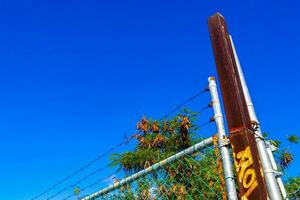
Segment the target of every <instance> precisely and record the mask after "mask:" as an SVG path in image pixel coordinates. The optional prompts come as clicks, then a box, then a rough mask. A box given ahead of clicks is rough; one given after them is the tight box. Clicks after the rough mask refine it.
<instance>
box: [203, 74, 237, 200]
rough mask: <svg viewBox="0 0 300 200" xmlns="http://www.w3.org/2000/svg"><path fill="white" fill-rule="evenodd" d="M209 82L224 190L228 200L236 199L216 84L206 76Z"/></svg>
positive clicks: (211, 78)
mask: <svg viewBox="0 0 300 200" xmlns="http://www.w3.org/2000/svg"><path fill="white" fill-rule="evenodd" d="M208 82H209V91H210V96H211V99H212V105H213V110H214V118H215V122H216V126H217V131H218V143H219V149H220V153H221V158H222V164H223V169H224V176H225V183H226V190H227V197H228V199H229V200H237V199H238V197H237V192H236V187H235V182H234V176H233V172H232V164H231V159H230V154H229V150H228V147H227V145H228V141H227V138H226V134H225V128H224V120H223V115H222V110H221V105H220V100H219V95H218V90H217V84H216V80H215V78H214V77H209V78H208Z"/></svg>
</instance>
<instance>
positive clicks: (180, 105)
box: [163, 87, 209, 118]
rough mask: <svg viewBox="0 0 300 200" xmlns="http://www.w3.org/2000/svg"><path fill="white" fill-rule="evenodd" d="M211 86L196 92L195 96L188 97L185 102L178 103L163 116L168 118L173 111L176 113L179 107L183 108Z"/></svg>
mask: <svg viewBox="0 0 300 200" xmlns="http://www.w3.org/2000/svg"><path fill="white" fill-rule="evenodd" d="M208 91H209V88H208V87H206V88H204V89H203V90H202V91H200V92H199V93H197V94H195V95H194V96H192V97H190V98H188V99H187V100H185V101H184V102H183V103H181V104H179V105H177V106H176V107H175V108H174V109H173V110H171V111H170V112H168V113H167V114H166V115H164V116H163V118H167V117H169V116H170V115H172V114H173V113H175V112H176V111H178V110H179V109H181V108H182V107H183V106H185V105H186V104H188V103H190V102H191V101H193V100H194V99H196V98H197V97H198V96H200V95H201V94H203V93H205V92H208Z"/></svg>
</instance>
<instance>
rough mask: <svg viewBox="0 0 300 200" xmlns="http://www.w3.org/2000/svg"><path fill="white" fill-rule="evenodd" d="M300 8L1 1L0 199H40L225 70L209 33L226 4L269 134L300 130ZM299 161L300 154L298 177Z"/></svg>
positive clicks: (289, 4) (291, 4) (146, 0)
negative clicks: (210, 24)
mask: <svg viewBox="0 0 300 200" xmlns="http://www.w3.org/2000/svg"><path fill="white" fill-rule="evenodd" d="M299 9H300V5H299V3H298V2H297V1H296V0H294V1H291V0H287V1H251V3H250V2H244V3H241V1H235V2H234V1H230V2H229V1H227V2H226V3H225V2H222V3H220V2H217V1H199V0H198V1H196V0H190V1H183V0H181V1H179V0H176V1H174V0H172V1H157V0H143V1H141V0H136V1H133V0H127V1H117V0H110V1H108V0H98V1H96V0H94V1H93V0H86V1H76V0H75V1H63V0H60V1H50V0H48V1H38V0H22V1H21V0H20V1H16V0H2V1H1V2H0V66H1V67H0V94H1V98H0V132H1V134H0V158H1V165H0V177H1V178H0V194H1V197H0V198H1V199H3V200H4V199H5V200H25V199H30V198H31V197H33V196H34V195H36V194H37V193H39V192H41V191H42V190H43V189H45V188H46V187H47V186H49V185H50V184H52V183H54V182H55V181H57V180H58V179H60V178H62V177H64V176H65V175H67V174H69V173H70V172H72V171H73V170H75V169H77V168H78V167H80V166H81V165H82V164H84V163H85V162H87V161H89V160H91V159H93V158H95V157H97V156H98V155H99V154H100V153H101V152H104V151H105V150H107V149H108V148H110V147H111V146H112V145H114V144H117V143H119V142H120V141H121V140H122V139H123V135H124V133H125V132H126V133H127V134H130V133H131V132H133V129H134V127H135V124H136V122H137V120H138V119H139V118H140V117H141V116H143V115H147V116H153V117H160V116H161V115H163V114H165V113H166V112H167V111H169V110H170V109H172V108H173V107H174V106H176V105H177V104H178V103H180V102H182V101H183V100H185V99H186V98H187V97H190V96H191V95H193V94H195V93H196V92H197V91H199V90H200V89H202V88H203V87H204V86H205V85H206V83H207V77H208V76H209V75H216V70H215V65H214V59H213V54H212V49H211V44H210V39H209V34H208V29H207V19H208V17H209V16H210V15H212V14H213V13H214V12H216V11H220V12H221V13H222V14H223V15H224V16H225V18H226V19H227V23H228V25H229V30H230V32H231V34H232V35H233V38H234V40H235V43H236V48H237V51H238V54H239V57H240V61H241V64H242V67H243V68H244V72H245V76H246V79H247V81H248V86H249V89H250V92H251V95H252V98H253V101H254V104H255V107H256V110H257V114H258V117H259V119H260V121H261V124H262V129H263V130H264V131H267V132H269V133H270V135H271V136H272V137H273V138H277V139H283V138H284V137H285V135H287V134H294V133H296V134H299V133H300V123H299V113H300V108H299V97H300V92H299V77H300V70H299V67H300V60H299V57H300V55H299V46H300V41H299V35H300V26H299V20H300V17H299V11H300V10H299ZM206 100H207V99H206ZM206 100H199V101H198V102H197V104H196V103H195V105H194V106H195V108H199V109H200V107H202V106H203V105H204V104H205V103H206V102H205V101H206ZM299 151H300V148H299V147H298V148H296V149H294V152H295V154H296V153H297V152H299ZM106 162H107V160H103V161H100V163H98V164H97V165H98V166H100V165H103V164H104V163H106ZM297 165H298V166H299V165H300V157H299V155H296V159H295V164H294V167H292V168H291V169H290V172H291V173H292V174H299V173H300V172H299V168H298V167H297Z"/></svg>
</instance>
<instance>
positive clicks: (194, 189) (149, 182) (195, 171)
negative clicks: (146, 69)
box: [112, 109, 224, 199]
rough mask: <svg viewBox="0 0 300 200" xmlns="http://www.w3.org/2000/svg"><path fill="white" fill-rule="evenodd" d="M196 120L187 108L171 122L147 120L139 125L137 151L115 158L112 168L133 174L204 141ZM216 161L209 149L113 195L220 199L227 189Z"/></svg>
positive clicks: (172, 164)
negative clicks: (198, 133) (198, 131)
mask: <svg viewBox="0 0 300 200" xmlns="http://www.w3.org/2000/svg"><path fill="white" fill-rule="evenodd" d="M196 119H197V113H195V112H190V111H188V110H187V109H185V110H184V111H183V112H182V114H179V115H177V116H175V117H173V118H172V119H162V120H151V119H149V120H148V119H147V118H145V117H144V118H143V119H142V120H141V121H140V122H138V124H137V130H138V133H137V134H136V135H135V139H136V142H137V143H136V147H135V149H134V150H133V151H128V152H125V153H121V154H114V155H112V160H113V165H114V166H119V170H124V172H125V173H126V174H127V175H131V174H133V173H136V172H138V171H140V170H143V169H145V168H147V167H149V166H151V165H153V164H154V163H158V162H159V161H161V160H163V159H165V158H168V157H170V156H172V155H174V154H176V153H178V152H180V151H182V150H184V149H186V148H188V147H190V146H192V145H194V144H196V143H198V142H199V141H201V140H202V138H201V137H199V136H198V135H196V131H197V130H198V128H199V127H198V126H197V125H196V123H195V121H196ZM217 160H218V158H217V157H216V154H215V151H214V149H212V148H207V149H206V150H204V151H202V152H197V153H194V154H192V155H189V156H185V157H184V158H182V159H180V160H176V161H175V162H172V163H170V164H167V165H166V166H165V167H163V168H161V169H159V170H156V171H155V172H154V173H152V174H150V175H148V176H146V177H143V178H141V179H139V180H138V181H137V182H136V183H135V184H131V185H126V186H125V187H123V188H121V189H120V191H119V192H118V193H115V194H114V195H117V196H119V197H120V198H121V199H165V198H167V199H199V196H201V195H202V197H203V198H209V199H219V198H220V196H222V194H223V187H224V186H223V185H222V184H221V182H222V181H221V179H220V174H219V171H218V163H217ZM133 196H134V197H133ZM114 197H116V196H114Z"/></svg>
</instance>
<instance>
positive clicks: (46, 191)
mask: <svg viewBox="0 0 300 200" xmlns="http://www.w3.org/2000/svg"><path fill="white" fill-rule="evenodd" d="M132 139H133V137H130V138H129V139H126V140H125V141H123V142H121V143H119V144H118V145H116V146H114V147H112V148H110V149H109V150H108V151H107V152H105V153H103V154H101V155H100V156H98V157H97V158H96V159H94V160H92V161H90V162H89V163H87V164H86V165H84V166H83V167H81V168H79V169H78V170H76V171H74V172H72V173H71V174H69V175H68V176H66V177H65V178H63V179H61V180H59V181H58V182H56V183H55V184H53V185H52V186H50V187H49V188H47V189H46V190H44V191H43V192H42V193H40V194H38V195H37V196H35V197H34V198H32V199H31V200H35V199H38V198H39V197H41V196H43V195H44V194H46V193H48V192H49V191H51V190H53V189H54V188H56V187H57V186H58V185H60V184H62V183H63V182H65V181H67V180H69V179H70V178H71V177H73V176H75V175H77V174H78V173H80V172H82V171H84V170H85V169H87V168H88V167H90V166H92V165H93V164H94V163H96V162H97V161H98V160H100V159H102V158H104V157H106V156H107V155H108V154H110V153H111V152H113V151H114V150H116V149H118V148H119V147H121V146H123V145H126V144H128V143H129V142H130V141H131V140H132Z"/></svg>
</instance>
